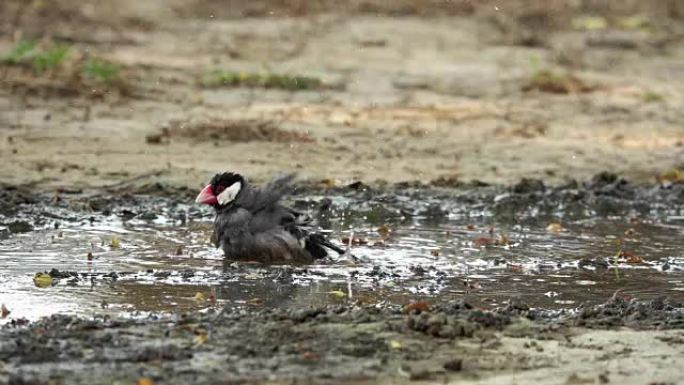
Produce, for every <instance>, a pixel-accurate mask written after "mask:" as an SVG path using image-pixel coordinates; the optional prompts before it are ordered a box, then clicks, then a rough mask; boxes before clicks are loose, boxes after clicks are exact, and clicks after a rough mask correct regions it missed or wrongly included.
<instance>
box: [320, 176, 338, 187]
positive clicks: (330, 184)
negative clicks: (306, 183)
mask: <svg viewBox="0 0 684 385" xmlns="http://www.w3.org/2000/svg"><path fill="white" fill-rule="evenodd" d="M321 184H322V185H323V186H325V187H328V188H331V187H335V186H337V180H336V179H334V178H325V179H323V180H321Z"/></svg>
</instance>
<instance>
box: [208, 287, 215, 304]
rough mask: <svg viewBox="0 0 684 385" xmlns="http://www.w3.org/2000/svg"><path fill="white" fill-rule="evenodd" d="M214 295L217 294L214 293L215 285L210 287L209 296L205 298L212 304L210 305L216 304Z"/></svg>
mask: <svg viewBox="0 0 684 385" xmlns="http://www.w3.org/2000/svg"><path fill="white" fill-rule="evenodd" d="M216 297H217V295H216V288H215V287H212V288H211V293H210V294H209V298H208V299H207V300H208V301H209V303H211V304H212V306H214V305H216Z"/></svg>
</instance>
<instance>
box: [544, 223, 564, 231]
mask: <svg viewBox="0 0 684 385" xmlns="http://www.w3.org/2000/svg"><path fill="white" fill-rule="evenodd" d="M563 230H564V229H563V225H561V224H560V223H555V222H554V223H549V225H548V226H546V231H548V232H550V233H560V232H561V231H563Z"/></svg>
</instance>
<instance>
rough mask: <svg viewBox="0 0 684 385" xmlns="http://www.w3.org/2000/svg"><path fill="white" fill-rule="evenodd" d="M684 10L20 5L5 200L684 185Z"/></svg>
mask: <svg viewBox="0 0 684 385" xmlns="http://www.w3.org/2000/svg"><path fill="white" fill-rule="evenodd" d="M683 21H684V2H682V1H678V0H661V1H630V0H614V1H613V0H600V1H599V0H594V1H590V0H563V1H560V0H555V1H554V0H547V1H541V0H540V1H534V0H517V1H516V0H507V1H459V0H452V1H434V0H415V1H408V0H391V1H390V0H365V1H361V0H354V1H332V0H331V1H328V0H321V1H283V0H270V1H269V0H260V1H249V2H246V1H218V0H195V1H185V0H183V1H181V0H169V1H161V0H151V1H144V2H140V1H132V0H120V1H113V0H86V1H79V2H75V1H67V0H55V1H44V0H33V1H29V0H4V1H2V2H1V3H0V77H1V79H2V86H1V88H0V154H1V156H2V159H3V162H1V164H0V179H1V180H3V181H5V182H6V183H13V184H27V183H29V184H34V185H36V186H41V187H45V188H54V187H56V186H61V187H74V188H76V187H99V186H110V185H113V184H116V183H122V182H132V181H146V182H149V181H161V182H165V183H172V184H177V185H185V186H198V185H201V184H202V182H204V181H205V180H206V179H207V177H208V176H209V175H211V174H213V173H214V172H216V171H219V170H237V171H240V172H243V173H245V174H247V175H250V176H252V178H253V179H257V180H263V179H265V178H268V177H270V176H271V175H272V174H274V173H276V172H281V171H298V172H299V173H300V175H301V177H302V178H308V179H310V180H314V181H323V182H324V183H327V184H336V183H343V182H348V181H351V180H363V181H368V182H373V181H376V180H385V181H389V182H397V181H415V180H418V181H421V182H424V183H433V184H438V185H449V184H452V183H460V182H462V181H472V180H481V181H484V182H489V183H504V184H507V183H512V182H515V181H517V180H519V179H520V178H522V177H533V178H539V179H543V180H544V181H547V182H549V183H564V182H566V181H568V180H570V179H579V180H584V179H587V178H589V177H591V176H592V175H594V174H596V173H598V172H600V171H610V172H615V173H618V174H622V175H624V176H626V177H627V178H629V179H632V180H634V181H639V182H653V181H655V180H657V179H659V180H661V181H662V180H664V179H666V180H675V179H680V180H681V179H683V178H684V177H683V175H684V173H683V172H682V169H681V164H682V161H684V153H683V147H682V146H683V142H684V108H683V107H684V100H683V97H684V81H682V79H684V64H683V63H684V22H683Z"/></svg>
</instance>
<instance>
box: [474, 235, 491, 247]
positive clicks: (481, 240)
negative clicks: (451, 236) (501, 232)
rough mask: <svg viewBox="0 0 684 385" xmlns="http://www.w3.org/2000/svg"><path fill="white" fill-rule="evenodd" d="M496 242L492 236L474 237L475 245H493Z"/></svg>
mask: <svg viewBox="0 0 684 385" xmlns="http://www.w3.org/2000/svg"><path fill="white" fill-rule="evenodd" d="M494 243H495V242H494V239H493V238H490V237H477V238H475V239H473V246H475V247H483V246H489V245H493V244H494Z"/></svg>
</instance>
